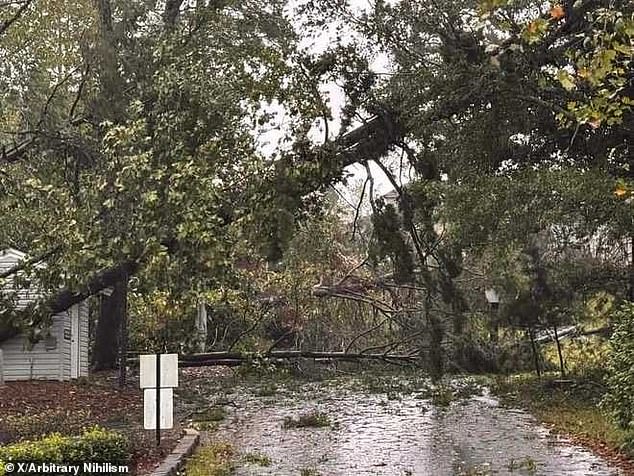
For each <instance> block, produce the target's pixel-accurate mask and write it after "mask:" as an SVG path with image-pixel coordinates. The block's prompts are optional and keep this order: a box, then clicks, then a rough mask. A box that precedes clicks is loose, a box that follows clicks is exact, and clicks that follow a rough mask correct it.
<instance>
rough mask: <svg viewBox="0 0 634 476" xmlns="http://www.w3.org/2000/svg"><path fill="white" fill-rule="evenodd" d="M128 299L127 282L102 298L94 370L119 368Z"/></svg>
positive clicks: (118, 282)
mask: <svg viewBox="0 0 634 476" xmlns="http://www.w3.org/2000/svg"><path fill="white" fill-rule="evenodd" d="M126 298H127V285H126V282H125V281H117V282H116V283H115V284H114V286H113V292H112V294H111V295H110V296H105V295H103V296H102V297H101V306H100V309H99V320H98V321H97V330H96V333H95V347H94V349H93V354H92V368H93V370H114V369H116V368H117V360H118V359H117V357H118V350H119V342H120V336H121V325H122V321H123V318H124V314H125V307H126V305H125V303H126Z"/></svg>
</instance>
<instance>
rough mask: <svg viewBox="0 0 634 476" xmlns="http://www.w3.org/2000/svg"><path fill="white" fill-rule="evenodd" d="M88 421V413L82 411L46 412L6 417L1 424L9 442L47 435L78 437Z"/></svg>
mask: <svg viewBox="0 0 634 476" xmlns="http://www.w3.org/2000/svg"><path fill="white" fill-rule="evenodd" d="M89 419H90V412H89V411H83V410H73V411H72V412H69V411H62V410H52V409H51V410H46V411H42V412H38V413H33V414H28V413H27V414H24V415H7V416H6V417H5V418H4V419H3V422H2V427H3V432H4V433H6V434H7V435H8V438H9V440H29V439H34V438H41V437H43V436H45V435H48V434H49V433H60V434H63V435H78V434H80V433H81V432H82V430H83V429H84V428H85V426H86V421H89Z"/></svg>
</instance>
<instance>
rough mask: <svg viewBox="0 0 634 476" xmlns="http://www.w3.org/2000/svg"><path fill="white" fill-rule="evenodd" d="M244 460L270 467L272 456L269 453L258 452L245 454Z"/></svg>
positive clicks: (248, 462)
mask: <svg viewBox="0 0 634 476" xmlns="http://www.w3.org/2000/svg"><path fill="white" fill-rule="evenodd" d="M243 460H244V462H245V463H247V464H254V465H256V466H264V467H268V466H271V464H272V461H271V458H269V457H268V456H267V455H264V454H261V453H256V452H252V453H247V454H245V455H244V456H243Z"/></svg>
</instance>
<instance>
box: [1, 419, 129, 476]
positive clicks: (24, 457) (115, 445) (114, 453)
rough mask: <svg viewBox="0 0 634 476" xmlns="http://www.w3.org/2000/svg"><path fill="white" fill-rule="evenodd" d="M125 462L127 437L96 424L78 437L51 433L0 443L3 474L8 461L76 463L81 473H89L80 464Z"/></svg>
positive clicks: (35, 473)
mask: <svg viewBox="0 0 634 476" xmlns="http://www.w3.org/2000/svg"><path fill="white" fill-rule="evenodd" d="M128 461H129V447H128V440H127V438H126V437H125V436H123V435H121V434H120V433H117V432H113V431H109V430H105V429H103V428H99V427H94V428H91V429H88V430H86V431H85V432H84V433H83V434H82V435H81V436H78V437H71V436H63V435H60V434H59V433H53V434H51V435H48V436H46V437H45V438H42V439H40V440H34V441H23V442H21V443H14V444H11V445H6V446H0V476H5V471H4V467H5V464H6V463H9V462H21V463H48V464H50V463H56V464H68V465H79V473H78V474H80V475H84V474H92V473H91V472H84V471H83V463H111V464H113V465H125V464H127V463H128ZM29 474H32V475H39V474H48V472H47V471H44V472H42V473H39V472H31V473H29Z"/></svg>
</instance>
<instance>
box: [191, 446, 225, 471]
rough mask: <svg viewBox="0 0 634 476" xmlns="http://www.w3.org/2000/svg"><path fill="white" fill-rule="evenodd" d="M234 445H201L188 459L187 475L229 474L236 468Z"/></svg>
mask: <svg viewBox="0 0 634 476" xmlns="http://www.w3.org/2000/svg"><path fill="white" fill-rule="evenodd" d="M233 456H234V450H233V447H232V446H231V445H230V444H228V443H221V442H220V443H213V444H211V445H209V446H203V447H201V448H200V449H199V450H198V451H197V452H196V454H195V455H194V456H192V457H191V458H190V459H189V460H188V461H187V467H186V469H185V474H187V476H229V475H230V474H231V473H232V472H233V469H234V464H233V461H232V458H233Z"/></svg>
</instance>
